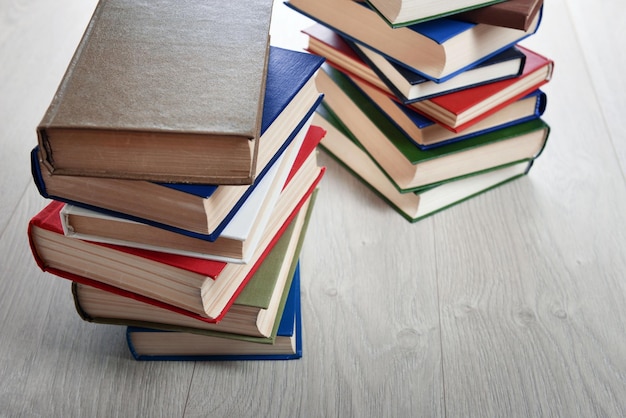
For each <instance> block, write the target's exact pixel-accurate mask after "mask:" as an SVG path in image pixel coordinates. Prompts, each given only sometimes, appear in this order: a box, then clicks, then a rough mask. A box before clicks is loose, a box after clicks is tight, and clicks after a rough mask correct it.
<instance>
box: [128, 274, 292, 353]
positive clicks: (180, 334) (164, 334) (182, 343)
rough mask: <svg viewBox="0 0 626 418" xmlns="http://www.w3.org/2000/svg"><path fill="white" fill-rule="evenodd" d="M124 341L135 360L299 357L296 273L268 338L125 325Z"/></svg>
mask: <svg viewBox="0 0 626 418" xmlns="http://www.w3.org/2000/svg"><path fill="white" fill-rule="evenodd" d="M126 341H127V343H128V347H129V349H130V352H131V353H132V355H133V357H134V358H135V359H136V360H161V361H162V360H166V361H181V360H185V361H208V360H213V361H217V360H290V359H297V358H300V357H302V318H301V306H300V270H299V266H298V267H297V268H296V271H295V273H294V276H293V280H292V283H291V288H290V290H289V293H288V297H287V300H286V304H285V307H284V309H283V313H282V317H281V318H280V321H278V322H277V329H276V333H275V335H273V336H271V337H269V338H258V337H257V338H255V337H244V336H241V335H239V336H238V335H235V334H223V335H220V334H219V333H213V334H202V333H198V332H184V331H168V330H163V329H154V328H142V327H134V326H129V327H127V328H126Z"/></svg>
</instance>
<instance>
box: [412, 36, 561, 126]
mask: <svg viewBox="0 0 626 418" xmlns="http://www.w3.org/2000/svg"><path fill="white" fill-rule="evenodd" d="M518 49H519V50H520V51H522V52H523V53H524V55H526V62H525V64H524V70H523V71H522V74H520V75H519V76H517V77H515V78H511V79H507V80H501V81H496V82H493V83H488V84H484V85H482V86H478V87H472V88H468V89H464V90H460V91H457V92H452V93H448V94H444V95H441V96H437V97H433V98H431V99H427V100H422V101H418V102H414V103H412V104H411V105H410V106H412V107H413V108H415V109H416V110H417V111H418V112H421V113H422V114H424V115H426V116H428V117H430V118H431V119H433V120H435V121H437V122H438V123H440V124H441V125H443V126H446V127H448V128H449V129H450V130H452V131H453V132H461V131H463V130H466V129H467V128H469V127H470V126H472V125H473V124H475V123H477V122H479V121H481V120H483V119H484V118H486V117H487V116H489V115H492V114H493V113H494V112H496V111H498V110H499V109H502V107H504V106H506V105H507V104H510V103H512V102H514V101H515V100H517V99H519V98H521V97H524V96H525V95H527V94H529V93H530V92H532V91H533V90H536V89H538V88H540V87H541V86H543V85H544V84H546V83H548V82H549V81H550V79H551V78H552V73H553V69H554V61H553V60H551V59H550V58H547V57H545V56H543V55H540V54H538V53H537V52H534V51H532V50H530V49H528V48H525V47H523V46H521V45H518Z"/></svg>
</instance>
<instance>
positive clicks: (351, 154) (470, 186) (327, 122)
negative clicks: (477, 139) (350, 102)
mask: <svg viewBox="0 0 626 418" xmlns="http://www.w3.org/2000/svg"><path fill="white" fill-rule="evenodd" d="M313 123H315V124H316V125H318V126H321V127H323V128H324V129H325V130H326V131H327V134H326V136H325V137H324V139H323V140H322V142H321V143H320V146H321V148H322V149H323V150H325V151H326V152H327V153H328V154H329V155H330V156H331V157H333V158H334V159H335V160H337V161H338V162H339V163H340V164H341V165H343V166H344V167H345V168H346V169H347V170H348V171H350V172H351V173H352V174H353V175H355V176H356V177H357V178H358V179H359V180H361V182H363V183H364V184H365V185H366V186H367V187H369V188H370V189H371V190H372V191H373V192H374V193H376V194H377V195H378V196H379V197H381V198H382V199H383V200H384V201H386V202H387V203H388V204H389V205H390V206H391V207H392V208H394V209H395V210H396V211H397V212H398V213H400V214H401V215H402V216H404V217H405V218H406V219H407V220H408V221H410V222H417V221H418V220H420V219H423V218H425V217H427V216H430V215H433V214H435V213H437V212H439V211H441V210H444V209H446V208H449V207H451V206H453V205H456V204H458V203H461V202H463V201H465V200H467V199H469V198H471V197H474V196H476V195H478V194H481V193H484V192H486V191H488V190H491V189H493V188H495V187H497V186H500V185H502V184H504V183H507V182H509V181H511V180H514V179H516V178H519V177H521V176H523V175H525V174H526V173H528V171H529V170H530V168H531V167H532V164H533V161H534V160H532V159H530V160H523V161H519V162H515V163H511V164H507V165H504V166H501V167H497V168H494V169H491V170H486V171H483V172H479V173H472V174H470V175H467V176H465V177H461V178H459V179H456V180H452V181H447V182H443V183H441V184H438V185H432V186H429V187H425V188H423V189H421V190H419V191H415V192H411V193H400V192H399V191H398V190H397V188H396V187H395V185H394V184H393V183H392V182H391V180H390V179H389V178H388V177H387V176H386V175H385V173H384V172H383V171H382V170H380V168H379V167H378V166H377V165H376V164H375V163H374V161H373V160H372V159H371V158H370V157H369V155H368V154H367V153H366V152H365V150H364V149H363V147H362V146H361V144H360V143H359V141H358V139H356V138H355V137H354V136H353V135H352V133H351V132H350V131H348V130H346V129H345V127H344V126H343V124H342V123H341V122H340V121H339V120H338V119H337V117H336V116H335V115H333V114H332V112H331V111H329V110H328V109H327V108H326V107H325V106H320V107H319V108H318V109H317V113H316V115H315V119H314V122H313Z"/></svg>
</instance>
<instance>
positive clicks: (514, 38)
mask: <svg viewBox="0 0 626 418" xmlns="http://www.w3.org/2000/svg"><path fill="white" fill-rule="evenodd" d="M286 4H287V5H289V6H290V7H292V8H293V9H295V10H296V11H298V12H300V13H302V14H304V15H305V16H308V17H310V18H312V19H313V20H315V21H317V22H318V23H320V24H323V25H325V26H327V27H329V28H330V29H332V30H334V31H336V32H338V33H339V34H341V35H342V36H344V37H347V38H349V39H350V40H352V41H354V42H356V43H359V44H362V45H365V46H368V47H370V48H371V49H373V50H374V51H377V52H378V53H380V54H383V55H385V56H386V57H388V58H389V59H391V60H393V61H395V62H397V63H399V64H401V65H404V66H406V67H408V68H410V69H412V70H413V71H415V72H417V73H419V74H421V75H423V76H424V77H426V78H428V79H431V80H435V81H436V82H443V81H445V80H448V79H450V78H452V77H454V76H456V75H458V74H460V73H462V72H463V71H466V70H468V69H469V68H472V67H474V66H476V65H477V64H479V63H481V62H483V61H485V60H487V59H489V58H490V57H492V56H493V55H496V54H497V53H500V52H502V51H504V50H505V49H508V48H510V47H511V46H514V45H515V44H517V43H518V42H519V41H521V40H522V39H524V38H526V37H528V36H530V35H532V34H533V33H535V31H536V30H537V28H538V27H539V23H540V20H541V13H540V14H539V15H538V16H537V17H536V18H535V19H534V21H533V24H532V25H531V26H530V28H529V29H528V30H527V31H522V30H519V29H511V28H504V27H501V26H493V25H485V24H475V23H469V22H464V21H460V20H455V19H450V18H440V19H436V20H431V21H428V22H424V23H419V24H415V25H411V26H407V27H402V28H395V29H394V28H391V27H389V25H387V24H386V23H385V22H384V21H383V20H382V19H381V18H380V16H379V15H378V14H377V13H376V12H375V11H373V10H372V9H371V8H369V7H368V6H366V5H365V4H364V3H362V2H358V1H353V0H317V1H308V0H289V1H287V2H286ZM468 45H471V46H472V47H471V48H468Z"/></svg>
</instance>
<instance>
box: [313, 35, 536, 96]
mask: <svg viewBox="0 0 626 418" xmlns="http://www.w3.org/2000/svg"><path fill="white" fill-rule="evenodd" d="M303 33H305V34H307V35H308V37H309V41H308V47H307V49H308V51H310V52H312V53H314V54H317V55H320V56H322V57H324V58H326V61H327V62H328V63H329V64H330V65H332V66H334V67H336V68H338V69H339V70H341V71H344V72H346V73H349V74H352V75H354V76H355V77H358V78H361V79H362V80H363V81H365V82H367V83H370V84H372V85H373V86H375V87H377V88H379V89H381V90H383V91H385V92H386V93H388V94H389V95H395V96H396V97H397V98H398V99H399V100H400V101H401V102H402V103H411V102H414V101H417V100H424V99H427V98H430V97H435V96H439V95H441V94H445V93H450V92H453V91H457V90H462V89H464V88H468V87H475V86H479V85H481V84H486V83H490V82H494V81H498V80H504V79H507V78H512V77H515V76H518V75H519V74H521V72H522V69H523V68H524V61H525V59H526V56H525V55H524V54H523V53H522V52H521V51H519V50H518V49H517V48H516V47H514V46H513V47H510V48H508V49H506V50H504V51H502V52H500V53H499V54H497V55H494V56H493V57H491V58H489V59H487V60H486V61H483V62H482V63H480V64H478V65H476V66H475V67H472V68H470V69H469V70H467V71H463V72H462V73H461V74H459V75H457V76H456V77H453V78H451V79H449V80H447V81H445V82H442V83H435V82H434V81H432V80H429V79H427V78H426V77H424V76H422V75H421V74H419V73H416V72H414V71H411V70H410V69H408V68H406V67H404V66H402V65H399V64H397V63H395V62H394V61H391V60H389V59H388V58H387V57H385V56H384V55H381V54H379V53H377V52H375V51H373V50H372V49H370V48H368V47H365V46H363V45H359V44H357V43H354V42H352V41H350V40H348V39H344V38H342V37H341V36H340V35H339V34H338V33H337V32H335V31H333V30H331V29H329V28H327V27H326V26H324V25H320V24H315V25H313V26H311V27H309V28H306V29H304V30H303Z"/></svg>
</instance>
